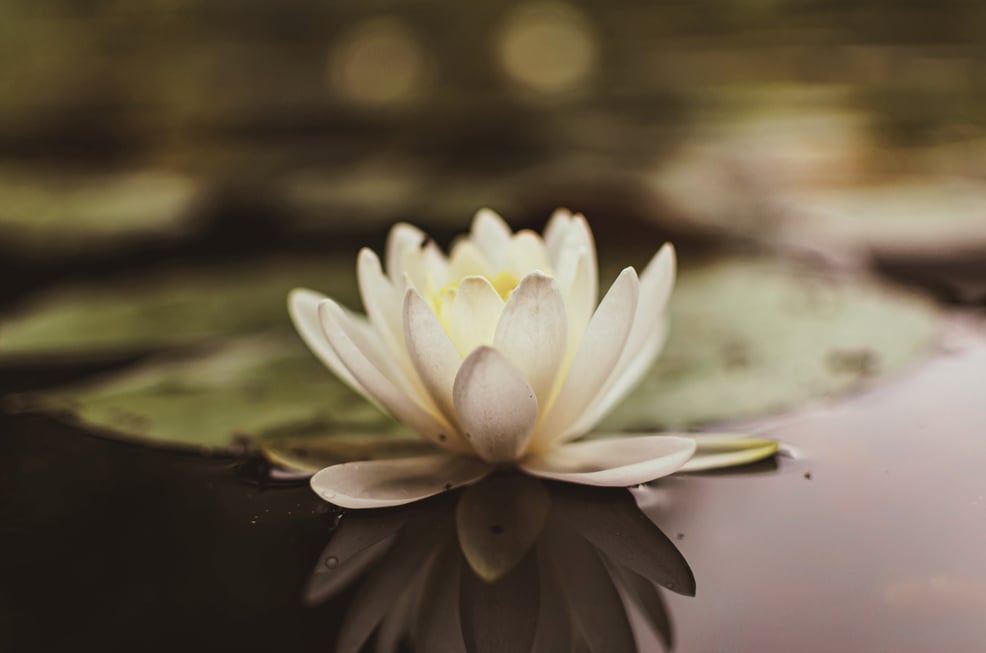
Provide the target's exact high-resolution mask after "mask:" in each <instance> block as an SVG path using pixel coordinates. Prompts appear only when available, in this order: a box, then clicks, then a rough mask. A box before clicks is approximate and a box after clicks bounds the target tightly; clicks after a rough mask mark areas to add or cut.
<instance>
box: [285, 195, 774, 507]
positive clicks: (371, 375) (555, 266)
mask: <svg viewBox="0 0 986 653" xmlns="http://www.w3.org/2000/svg"><path fill="white" fill-rule="evenodd" d="M357 273H358V279H359V288H360V293H361V295H362V298H363V304H364V306H365V308H366V312H367V317H366V318H364V317H362V316H359V315H355V314H353V313H352V312H350V311H348V310H346V309H345V308H343V307H342V306H340V305H339V304H338V303H336V302H335V301H333V300H332V299H329V298H327V297H324V296H322V295H320V294H318V293H315V292H312V291H310V290H304V289H296V290H294V291H292V293H291V295H290V297H289V310H290V313H291V317H292V319H293V320H294V323H295V326H296V327H297V329H298V331H299V332H300V334H301V336H302V338H303V339H304V340H305V342H306V343H307V344H308V346H309V347H310V348H311V350H312V351H313V352H314V353H315V355H316V356H318V357H319V358H320V359H321V360H322V362H323V363H325V365H326V366H328V367H329V368H330V369H331V370H332V371H333V372H335V373H336V375H338V376H339V378H340V379H342V380H343V381H344V382H346V383H347V384H348V385H349V386H350V387H352V388H353V389H354V390H356V391H357V392H358V393H360V394H362V395H363V396H365V397H366V398H367V399H369V400H370V401H371V402H373V403H374V404H376V405H377V406H378V407H379V408H380V409H381V410H383V411H385V412H387V413H389V414H390V415H391V416H393V417H394V418H396V419H397V420H399V421H401V422H403V423H404V424H406V425H407V426H409V427H411V428H412V429H414V430H415V431H416V432H417V433H418V434H419V435H420V436H421V437H422V438H423V439H425V440H427V441H430V442H431V443H432V444H433V445H434V451H433V452H432V453H428V454H425V455H421V456H415V457H410V458H403V459H392V460H373V461H364V462H352V463H344V464H339V465H333V466H331V467H327V468H325V469H323V470H321V471H320V472H318V473H317V474H315V475H314V476H313V477H312V480H311V483H312V487H313V488H314V490H315V491H316V492H317V493H318V494H319V495H320V496H322V497H323V498H324V499H326V500H327V501H330V502H332V503H335V504H337V505H340V506H343V507H348V508H369V507H384V506H393V505H399V504H404V503H408V502H411V501H415V500H418V499H423V498H425V497H428V496H432V495H434V494H437V493H440V492H442V491H445V490H449V489H451V488H453V487H458V486H462V485H468V484H471V483H475V482H476V481H479V480H480V479H482V478H483V477H484V476H486V475H487V474H489V473H490V472H491V471H492V470H494V469H495V468H497V467H500V466H515V467H517V468H519V469H521V470H523V471H524V472H527V473H528V474H532V475H535V476H540V477H543V478H548V479H555V480H559V481H568V482H574V483H582V484H587V485H602V486H630V485H636V484H639V483H643V482H647V481H651V480H654V479H657V478H659V477H662V476H665V475H667V474H670V473H672V472H674V471H676V470H678V469H681V468H682V467H683V466H684V465H685V464H686V463H687V462H688V461H689V458H691V457H692V455H693V453H694V452H695V449H696V442H695V441H694V440H693V439H692V438H689V437H680V436H674V435H634V436H611V437H606V436H598V437H594V438H593V439H591V440H585V441H577V440H578V439H579V438H581V437H582V436H584V435H586V434H587V433H588V432H589V431H590V429H592V427H593V426H594V425H595V424H596V423H597V422H598V421H599V420H600V419H601V418H602V417H603V415H605V414H606V413H607V412H608V411H609V410H610V409H611V408H613V407H614V406H615V405H616V404H617V403H618V402H619V401H620V400H621V399H622V398H623V397H624V396H625V395H626V394H627V393H628V392H629V391H630V390H631V389H632V388H633V387H634V386H635V385H636V384H637V382H638V381H639V380H640V379H641V377H642V376H643V375H644V373H645V372H646V371H647V370H648V369H649V368H650V366H651V364H652V363H653V361H654V359H655V358H656V357H657V355H658V353H659V352H660V350H661V348H662V346H663V344H664V341H665V337H666V335H667V331H668V321H667V318H666V312H665V308H666V306H667V302H668V298H669V296H670V294H671V290H672V287H673V285H674V278H675V253H674V249H673V248H672V247H671V245H669V244H666V245H664V246H663V247H662V248H661V249H660V250H659V251H658V252H657V253H656V254H655V255H654V257H653V258H652V259H651V261H650V263H649V264H648V265H647V267H646V268H645V269H644V271H643V273H642V274H640V275H639V276H638V275H637V273H636V271H635V270H634V269H633V268H632V267H628V268H625V269H623V271H622V272H620V274H619V275H618V276H617V278H616V281H614V282H613V285H612V286H611V287H610V288H609V290H608V291H607V292H606V294H605V296H604V297H603V298H602V300H601V301H599V303H598V306H597V292H598V291H597V283H598V282H597V263H596V251H595V244H594V241H593V237H592V232H591V231H590V229H589V225H588V224H587V223H586V220H585V219H584V218H583V217H582V216H580V215H572V214H571V213H570V212H568V211H565V210H559V211H557V212H556V213H555V214H554V215H553V216H552V218H551V220H550V221H549V223H548V225H547V228H546V229H545V231H544V236H543V238H542V237H541V236H540V235H538V234H537V233H535V232H533V231H528V230H524V231H519V232H517V233H512V232H511V230H510V228H509V227H508V226H507V225H506V223H505V222H504V221H503V219H502V218H500V217H499V216H498V215H496V214H495V213H493V212H492V211H489V210H482V211H480V212H479V213H478V214H477V215H476V217H475V220H474V221H473V224H472V229H471V231H470V233H469V234H468V235H467V236H466V237H464V238H461V239H460V240H458V241H457V242H456V243H455V244H454V245H453V247H452V249H451V252H450V254H449V256H447V257H446V256H445V254H444V253H443V252H442V251H441V250H440V248H439V247H438V246H437V245H436V244H435V243H434V242H433V241H431V240H429V239H428V238H427V237H426V236H425V235H424V233H422V232H421V231H420V230H418V229H417V228H415V227H413V226H411V225H408V224H398V225H396V226H394V227H393V229H392V230H391V232H390V235H389V238H388V242H387V250H386V271H385V270H384V268H383V266H382V265H381V262H380V259H379V258H378V257H377V255H376V254H375V253H374V252H373V251H371V250H369V249H363V250H362V251H361V252H360V253H359V257H358V264H357ZM727 448H728V447H727ZM746 449H747V450H748V452H747V454H744V455H746V457H747V459H749V458H750V457H751V455H750V454H749V448H746ZM756 451H758V452H759V454H758V455H757V456H756V457H761V456H763V455H767V454H769V453H773V449H770V450H769V451H767V450H764V449H763V448H761V449H757V450H756ZM724 455H725V459H726V460H729V461H733V462H735V461H734V459H733V458H732V457H731V454H728V453H727V454H722V453H719V454H718V456H719V459H721V458H723V456H724ZM719 459H717V460H719ZM719 462H724V460H719Z"/></svg>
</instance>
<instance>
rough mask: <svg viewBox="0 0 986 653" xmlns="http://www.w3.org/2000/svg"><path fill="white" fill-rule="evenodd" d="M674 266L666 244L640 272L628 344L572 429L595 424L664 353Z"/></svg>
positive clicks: (673, 256)
mask: <svg viewBox="0 0 986 653" xmlns="http://www.w3.org/2000/svg"><path fill="white" fill-rule="evenodd" d="M675 266H676V261H675V253H674V248H673V247H672V246H671V245H670V244H666V245H664V246H663V247H662V248H661V249H660V250H659V251H658V252H657V254H655V255H654V257H653V258H652V259H651V261H650V263H648V264H647V267H646V268H645V269H644V271H643V273H642V274H641V275H640V299H639V300H638V301H637V312H636V314H635V315H634V318H633V327H632V328H631V329H630V335H629V337H628V338H627V344H626V347H625V348H624V350H623V353H622V354H621V355H620V360H619V362H617V364H616V367H614V368H613V371H612V372H611V373H610V376H609V378H608V379H607V380H606V384H605V385H604V386H603V389H602V390H601V391H600V392H599V393H597V394H596V396H595V397H593V398H592V401H591V403H590V404H589V406H588V407H587V408H586V411H585V413H584V414H583V415H582V417H581V418H580V419H579V421H578V422H577V423H576V424H575V425H574V426H573V427H572V431H573V432H575V433H585V432H586V431H588V430H590V429H591V428H592V427H593V426H595V424H596V422H598V421H599V420H600V419H602V418H603V416H604V415H605V414H606V413H608V412H609V411H610V410H612V408H613V407H614V406H615V405H616V404H617V403H619V402H620V401H622V400H623V398H624V397H626V395H627V394H628V393H629V392H630V391H631V390H633V389H634V388H635V387H636V386H637V384H638V383H639V382H640V379H641V378H642V377H643V376H644V374H646V373H647V371H648V370H649V369H650V368H651V366H653V364H654V361H655V360H656V359H657V356H658V354H660V353H661V350H662V349H663V348H664V343H665V341H666V340H667V334H668V321H667V317H666V314H665V309H666V307H667V304H668V299H669V298H670V297H671V289H672V288H673V287H674V278H675Z"/></svg>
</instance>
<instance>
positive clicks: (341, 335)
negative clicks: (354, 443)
mask: <svg viewBox="0 0 986 653" xmlns="http://www.w3.org/2000/svg"><path fill="white" fill-rule="evenodd" d="M318 315H319V319H320V320H321V322H322V329H323V330H324V331H325V336H326V337H327V338H328V340H329V343H331V345H332V347H333V349H335V351H336V353H337V354H338V355H339V359H340V360H341V361H342V363H343V364H344V365H345V366H346V368H347V369H348V370H349V371H350V373H352V375H353V377H354V378H355V379H356V380H357V381H359V383H360V384H361V385H362V386H363V387H364V388H365V389H366V393H367V395H368V396H370V397H372V398H373V399H374V400H375V401H376V402H377V403H378V404H379V405H380V406H382V407H383V408H384V409H385V410H386V411H387V412H389V413H390V414H391V415H393V416H394V417H395V418H396V419H397V420H399V421H401V422H403V423H404V424H407V425H408V426H410V427H411V428H413V429H414V430H415V431H417V432H418V433H420V434H421V435H423V436H424V437H426V438H428V439H429V440H432V441H433V442H435V443H436V444H438V445H440V446H448V445H450V444H451V442H450V441H449V438H448V434H449V433H451V428H452V427H451V426H450V425H449V423H448V422H447V421H446V420H445V419H444V418H442V417H441V416H440V415H435V414H433V413H431V412H430V411H429V410H428V409H427V408H425V407H423V406H422V405H421V404H420V403H419V401H420V399H419V400H416V399H415V398H412V396H411V395H409V394H408V393H407V392H406V391H405V390H403V389H401V388H400V387H399V386H398V385H396V384H395V383H394V381H393V380H392V378H391V377H390V376H388V374H387V372H385V370H387V369H388V368H387V363H388V361H387V359H386V354H384V353H383V352H381V351H380V350H379V349H377V348H376V347H375V346H374V345H375V343H373V342H372V341H371V340H369V339H368V338H366V337H365V335H366V334H361V333H359V331H358V330H356V329H355V328H354V325H353V322H352V320H351V319H350V318H349V316H347V315H346V313H345V312H344V311H343V310H342V308H341V307H340V306H339V305H338V304H336V303H335V302H334V301H332V300H331V299H326V300H323V301H322V302H321V303H320V304H319V307H318ZM391 373H392V372H391ZM443 435H445V437H444V438H443V437H441V436H443Z"/></svg>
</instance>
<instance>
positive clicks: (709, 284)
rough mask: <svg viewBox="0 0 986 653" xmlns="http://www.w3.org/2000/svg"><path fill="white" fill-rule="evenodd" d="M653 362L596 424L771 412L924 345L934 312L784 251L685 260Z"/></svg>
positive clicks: (887, 365)
mask: <svg viewBox="0 0 986 653" xmlns="http://www.w3.org/2000/svg"><path fill="white" fill-rule="evenodd" d="M670 312H671V335H670V338H669V341H668V344H667V346H666V347H665V349H664V353H663V354H662V355H661V358H660V359H659V360H658V362H657V364H656V365H655V367H654V369H653V370H652V371H651V372H650V373H649V374H648V375H647V377H646V378H645V379H644V380H643V381H642V382H641V384H640V385H639V386H638V387H637V388H636V389H635V390H634V391H633V393H632V394H631V395H630V396H629V397H628V398H627V399H626V400H625V401H624V402H623V404H622V405H621V406H619V407H618V408H617V409H616V410H615V411H614V412H613V413H612V414H611V415H610V416H609V417H608V418H606V419H605V420H604V422H603V424H602V425H601V426H600V428H601V429H603V430H606V429H613V430H655V429H682V428H688V427H695V426H700V425H703V424H708V423H714V422H721V421H726V420H737V419H745V418H751V417H755V416H759V415H764V414H769V413H772V412H778V411H780V410H783V409H786V408H790V407H792V406H796V405H798V404H801V403H804V402H806V401H811V400H817V399H824V398H827V397H831V396H833V395H836V394H838V393H842V392H846V391H848V390H851V389H853V388H856V387H859V386H860V385H861V384H864V383H866V382H871V381H873V380H874V379H875V378H876V377H881V376H886V375H892V374H895V373H898V372H900V371H901V370H903V369H905V368H906V367H907V366H908V365H909V364H912V363H914V362H915V361H916V360H920V359H921V358H922V357H923V356H925V355H926V354H927V353H928V352H930V351H931V349H932V347H933V345H934V343H935V340H936V336H937V333H938V327H939V324H940V319H941V317H940V312H939V311H938V309H937V308H936V307H935V306H934V305H933V304H932V303H931V302H929V301H926V300H924V299H923V298H917V297H914V296H912V295H907V294H903V293H901V292H898V291H895V290H890V289H888V288H887V287H885V286H883V285H879V284H876V283H875V282H870V281H865V280H859V279H846V278H840V277H834V276H831V275H828V274H826V273H824V272H821V271H818V270H816V269H814V268H810V267H806V266H801V265H797V264H793V263H785V262H780V261H752V260H735V261H726V262H720V263H716V264H712V265H708V266H705V267H701V268H697V269H694V270H686V271H684V272H683V273H682V274H681V275H680V280H679V282H678V285H677V287H676V289H675V293H674V295H673V296H672V299H671V305H670Z"/></svg>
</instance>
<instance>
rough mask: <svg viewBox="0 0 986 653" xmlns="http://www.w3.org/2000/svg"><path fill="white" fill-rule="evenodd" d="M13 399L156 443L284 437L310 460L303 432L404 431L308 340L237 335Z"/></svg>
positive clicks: (201, 444) (221, 445) (225, 443)
mask: <svg viewBox="0 0 986 653" xmlns="http://www.w3.org/2000/svg"><path fill="white" fill-rule="evenodd" d="M14 399H16V400H17V401H16V403H17V404H18V406H17V407H18V408H19V409H20V410H31V411H43V412H50V413H53V414H56V415H59V416H61V417H63V418H65V419H66V420H67V421H69V422H72V423H75V424H78V425H81V426H83V427H86V428H90V429H93V430H96V431H98V432H101V433H103V434H106V435H110V436H113V437H119V438H121V439H125V440H135V441H139V442H145V443H153V444H157V445H166V446H177V447H195V448H204V449H213V450H232V449H234V448H242V447H244V446H249V445H250V444H251V443H252V442H255V441H257V440H261V439H264V438H274V437H276V438H279V439H283V441H284V443H285V445H284V447H283V450H284V455H285V457H286V458H287V459H288V461H290V459H291V456H292V455H294V456H303V455H304V454H303V453H300V454H298V453H292V452H294V451H295V449H296V447H294V446H293V444H292V443H293V442H295V440H296V439H297V438H299V437H301V436H309V437H311V436H313V435H324V434H330V435H336V436H343V435H352V434H359V433H363V434H368V433H369V434H392V433H398V432H400V430H401V427H400V425H399V424H397V423H396V422H394V421H393V420H392V419H390V418H389V417H387V416H385V415H383V414H382V413H381V412H380V411H379V410H377V409H376V408H375V407H373V406H372V405H371V404H370V403H369V402H367V401H364V400H363V399H362V398H360V397H358V396H357V395H356V394H355V393H354V392H353V391H352V390H350V389H349V388H347V387H346V386H344V385H343V384H342V383H341V382H340V381H338V380H337V379H336V378H335V376H333V375H332V374H331V373H329V372H328V371H326V369H325V368H324V367H323V366H322V364H321V363H320V362H318V360H316V359H315V358H314V357H313V356H312V355H311V354H310V353H309V352H308V350H307V349H306V348H305V346H304V344H302V342H301V341H300V339H297V338H293V337H292V338H283V337H281V336H272V337H263V336H256V337H249V338H244V339H237V340H234V341H231V342H228V343H225V344H223V345H221V346H218V347H213V348H211V349H210V350H208V351H206V352H197V353H193V354H190V355H186V356H183V357H181V358H174V357H167V358H160V359H158V360H152V361H149V362H147V363H145V364H142V365H140V366H138V367H137V368H135V369H133V370H129V371H125V372H122V373H118V374H115V375H112V376H109V377H106V378H104V379H102V380H96V381H94V382H89V383H85V384H81V385H78V386H73V387H70V388H66V389H63V390H56V391H53V392H49V393H44V394H37V395H30V396H25V397H15V398H14ZM343 440H344V438H343V439H341V440H340V441H343ZM414 442H416V440H414ZM353 446H356V447H357V449H358V445H353ZM357 449H354V450H352V453H354V454H355V453H358V450H357Z"/></svg>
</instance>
